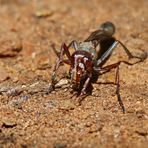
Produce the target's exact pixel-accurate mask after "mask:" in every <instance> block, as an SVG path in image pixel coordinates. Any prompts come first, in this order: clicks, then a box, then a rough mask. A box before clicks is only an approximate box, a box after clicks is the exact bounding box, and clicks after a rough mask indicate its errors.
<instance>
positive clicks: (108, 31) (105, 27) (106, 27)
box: [100, 22, 115, 36]
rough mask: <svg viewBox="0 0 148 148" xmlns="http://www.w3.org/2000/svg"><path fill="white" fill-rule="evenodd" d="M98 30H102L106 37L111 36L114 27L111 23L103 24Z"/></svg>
mask: <svg viewBox="0 0 148 148" xmlns="http://www.w3.org/2000/svg"><path fill="white" fill-rule="evenodd" d="M100 30H103V31H104V32H105V33H106V34H107V35H108V36H112V35H113V34H114V33H115V25H114V24H113V23H112V22H105V23H103V24H102V25H101V26H100Z"/></svg>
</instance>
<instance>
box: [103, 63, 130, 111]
mask: <svg viewBox="0 0 148 148" xmlns="http://www.w3.org/2000/svg"><path fill="white" fill-rule="evenodd" d="M121 62H124V63H125V64H128V65H131V63H128V62H126V61H119V62H117V63H114V64H111V65H108V66H105V67H103V68H101V70H106V71H110V70H111V69H113V68H117V70H116V78H115V84H116V85H117V88H116V94H117V98H118V102H119V105H120V106H121V108H122V111H123V113H125V107H124V104H123V101H122V97H121V95H120V79H119V66H120V63H121Z"/></svg>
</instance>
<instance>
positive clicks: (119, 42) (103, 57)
mask: <svg viewBox="0 0 148 148" xmlns="http://www.w3.org/2000/svg"><path fill="white" fill-rule="evenodd" d="M118 44H120V45H121V46H122V47H123V49H124V50H125V52H126V54H127V55H128V57H129V59H131V58H137V59H139V61H138V62H142V61H144V60H145V59H146V58H147V53H146V52H144V55H143V56H141V57H139V56H134V55H132V53H131V52H130V51H129V50H128V49H127V47H126V46H125V45H124V44H123V43H122V42H121V41H118V40H116V41H115V42H114V43H113V44H112V45H111V46H110V48H109V49H108V50H107V51H106V52H105V53H104V54H103V55H102V57H101V58H100V59H98V61H97V66H99V65H100V64H102V63H103V62H104V61H105V60H106V59H107V58H108V56H109V55H110V54H111V53H112V51H113V49H115V48H116V46H117V45H118ZM138 62H136V63H138Z"/></svg>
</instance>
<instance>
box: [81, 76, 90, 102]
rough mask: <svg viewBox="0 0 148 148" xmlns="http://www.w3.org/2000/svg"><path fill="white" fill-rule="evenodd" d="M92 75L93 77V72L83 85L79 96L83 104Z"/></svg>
mask: <svg viewBox="0 0 148 148" xmlns="http://www.w3.org/2000/svg"><path fill="white" fill-rule="evenodd" d="M91 77H92V74H89V76H88V78H87V79H86V81H85V83H84V85H83V88H82V90H81V93H80V96H79V104H81V101H82V100H83V96H84V95H85V94H86V89H87V87H88V84H89V82H90V79H91Z"/></svg>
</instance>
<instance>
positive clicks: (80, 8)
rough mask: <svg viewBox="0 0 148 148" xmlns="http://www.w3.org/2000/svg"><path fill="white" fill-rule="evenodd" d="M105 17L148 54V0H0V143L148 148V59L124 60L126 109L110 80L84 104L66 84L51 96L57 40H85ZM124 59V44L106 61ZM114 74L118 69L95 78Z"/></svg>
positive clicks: (135, 48)
mask: <svg viewBox="0 0 148 148" xmlns="http://www.w3.org/2000/svg"><path fill="white" fill-rule="evenodd" d="M105 21H112V22H114V24H115V25H116V34H115V37H116V38H117V39H119V40H121V41H122V42H123V43H124V44H125V45H126V46H127V47H128V48H129V49H130V51H131V52H132V53H133V54H134V55H139V54H141V50H145V51H147V52H148V1H147V0H141V1H139V0H124V1H120V0H111V1H107V0H73V1H69V0H44V1H41V0H0V148H3V147H9V148H12V147H22V148H28V147H38V148H39V147H40V148H41V147H49V148H50V147H51V148H52V147H54V148H65V147H69V148H71V147H74V148H78V147H82V148H88V147H90V148H98V147H107V148H110V147H135V148H136V147H138V148H144V147H147V145H148V60H147V59H146V60H145V61H144V62H141V63H138V64H136V65H133V66H127V65H125V64H121V65H120V79H121V82H120V84H121V95H122V98H123V101H124V105H125V107H126V113H125V114H123V113H122V110H121V108H120V106H119V104H118V102H117V98H116V94H115V90H116V87H115V86H114V85H111V84H108V85H105V84H93V91H92V94H91V95H89V96H87V97H86V98H85V99H84V100H83V101H82V104H81V105H80V106H77V105H75V102H76V100H77V98H76V96H75V95H74V96H73V93H72V92H71V91H69V90H67V89H66V87H62V88H59V89H56V90H55V91H53V92H51V93H47V90H48V87H49V85H50V82H51V81H50V78H51V74H52V71H53V67H54V65H55V61H56V59H57V57H56V55H55V54H54V52H53V51H52V48H51V46H50V45H51V42H54V43H55V45H56V48H57V49H59V47H60V45H61V43H62V42H65V43H66V44H68V43H69V42H70V41H72V40H77V41H83V40H84V39H86V37H88V35H89V34H90V33H91V32H92V31H94V30H96V29H97V28H98V27H99V25H100V24H101V23H102V22H105ZM121 59H124V60H128V59H127V56H126V54H125V53H124V52H123V50H122V49H121V47H120V46H119V47H118V48H117V49H116V50H115V51H114V53H113V55H112V56H111V58H110V59H109V61H108V62H107V64H108V63H115V62H117V61H119V60H121ZM60 71H62V72H59V74H61V73H65V72H68V70H67V68H66V67H65V66H62V68H61V70H60ZM114 79H115V71H114V70H112V71H111V72H110V73H106V74H104V75H101V76H100V77H99V79H98V81H97V82H98V83H99V82H114Z"/></svg>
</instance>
